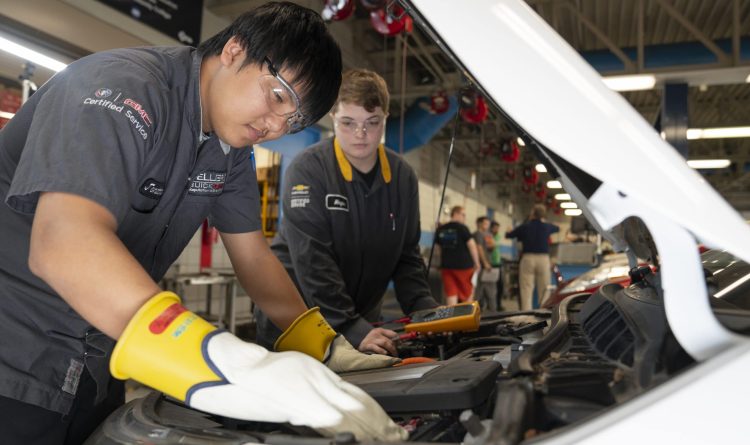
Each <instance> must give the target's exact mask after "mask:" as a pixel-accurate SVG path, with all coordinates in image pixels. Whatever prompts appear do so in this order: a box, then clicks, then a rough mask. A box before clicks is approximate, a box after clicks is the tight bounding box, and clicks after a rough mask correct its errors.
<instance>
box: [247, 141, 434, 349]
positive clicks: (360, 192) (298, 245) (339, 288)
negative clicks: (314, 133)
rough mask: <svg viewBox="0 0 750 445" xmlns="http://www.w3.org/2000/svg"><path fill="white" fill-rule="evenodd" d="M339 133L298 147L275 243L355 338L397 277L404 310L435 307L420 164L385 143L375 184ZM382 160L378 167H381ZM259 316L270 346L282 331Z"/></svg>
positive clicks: (303, 286) (329, 315)
mask: <svg viewBox="0 0 750 445" xmlns="http://www.w3.org/2000/svg"><path fill="white" fill-rule="evenodd" d="M336 152H337V150H336V149H335V147H334V141H333V140H332V139H329V140H325V141H322V142H320V143H318V144H315V145H313V146H312V147H310V148H308V149H306V150H305V151H304V152H302V153H300V154H299V155H297V157H296V158H295V159H294V160H293V161H292V163H291V164H290V166H289V167H288V170H287V172H286V173H285V175H284V186H283V192H282V201H283V202H282V209H283V218H282V220H281V224H280V229H279V233H278V235H277V236H276V238H275V239H274V241H273V243H272V245H271V249H272V250H273V252H274V253H275V254H276V256H277V257H278V258H279V260H280V261H281V263H282V264H283V265H284V267H285V268H286V270H287V272H288V273H289V275H290V276H291V277H292V279H293V281H294V282H295V284H296V285H297V287H298V289H299V290H300V293H301V294H302V295H303V297H304V299H305V302H306V303H307V305H308V306H310V307H312V306H320V308H321V312H322V314H323V316H325V318H326V319H327V320H328V322H329V323H330V324H331V326H332V327H333V328H334V329H335V330H336V331H337V332H341V333H342V334H344V336H345V337H346V338H347V339H348V340H349V341H350V342H351V343H352V344H353V345H355V346H357V345H359V343H360V342H361V341H362V339H363V338H364V337H365V336H366V335H367V333H368V332H369V331H370V330H371V329H372V326H371V325H370V322H372V321H376V320H377V319H378V318H379V316H380V306H381V302H382V299H383V294H384V293H385V290H386V288H387V287H388V283H389V282H390V281H391V280H393V283H394V286H395V291H396V297H397V299H398V302H399V304H400V306H401V309H402V310H403V311H404V313H407V314H408V313H410V312H413V311H415V310H420V309H426V308H432V307H435V306H437V302H435V300H434V299H433V298H432V296H431V294H430V290H429V287H428V285H427V281H426V278H425V265H424V261H423V259H422V257H421V255H420V252H419V238H420V233H421V229H420V223H419V194H418V182H417V177H416V175H415V174H414V171H413V170H412V168H411V167H410V166H409V165H408V164H407V163H406V162H405V161H404V160H403V159H402V158H401V157H400V156H398V155H397V154H396V153H393V152H392V151H390V150H386V149H384V148H383V147H380V148H379V162H378V163H379V168H380V174H378V175H376V177H375V180H374V182H373V183H372V186H371V187H368V186H367V184H366V183H365V181H364V180H363V179H362V178H361V177H360V176H359V175H358V174H357V173H356V171H354V169H353V168H352V166H351V165H350V164H349V162H348V161H347V160H346V158H345V157H344V155H343V152H341V151H340V149H338V156H337V154H336ZM376 168H378V167H376ZM256 315H257V317H258V342H259V343H260V344H261V345H264V346H266V347H270V346H272V345H273V342H274V341H275V340H276V338H277V337H278V335H279V334H280V331H279V330H278V329H277V328H276V326H274V325H273V324H272V323H271V322H270V321H269V320H268V319H267V318H266V317H265V315H264V314H263V313H262V312H260V311H256Z"/></svg>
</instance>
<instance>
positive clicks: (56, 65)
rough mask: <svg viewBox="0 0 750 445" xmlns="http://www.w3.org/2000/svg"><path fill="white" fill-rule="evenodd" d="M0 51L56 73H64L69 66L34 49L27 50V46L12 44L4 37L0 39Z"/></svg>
mask: <svg viewBox="0 0 750 445" xmlns="http://www.w3.org/2000/svg"><path fill="white" fill-rule="evenodd" d="M0 50H2V51H5V52H7V53H11V54H13V55H15V56H17V57H20V58H22V59H24V60H28V61H29V62H33V63H34V64H36V65H39V66H43V67H45V68H47V69H50V70H52V71H55V72H58V71H62V70H63V69H65V67H66V66H67V65H66V64H65V63H62V62H60V61H59V60H55V59H53V58H51V57H47V56H45V55H44V54H42V53H38V52H36V51H34V50H32V49H29V48H26V47H25V46H22V45H19V44H18V43H15V42H11V41H10V40H8V39H5V38H3V37H0Z"/></svg>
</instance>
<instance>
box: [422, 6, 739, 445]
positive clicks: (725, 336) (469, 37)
mask: <svg viewBox="0 0 750 445" xmlns="http://www.w3.org/2000/svg"><path fill="white" fill-rule="evenodd" d="M409 3H410V4H411V5H410V8H408V9H409V10H410V12H411V13H412V14H413V15H414V16H415V17H420V16H421V18H422V19H424V21H425V23H424V24H425V25H427V27H428V29H430V30H431V32H432V33H433V34H434V35H433V36H434V37H436V39H437V40H438V43H439V44H442V45H443V46H444V48H445V49H447V50H448V51H449V52H451V53H452V54H453V55H454V56H455V57H456V58H457V59H458V60H459V61H460V63H461V65H462V67H463V68H464V69H465V70H466V72H467V75H469V76H470V78H472V79H473V80H474V81H475V82H476V84H477V85H478V86H479V87H480V88H481V89H482V90H483V91H484V92H485V93H486V94H487V95H488V96H489V97H490V98H491V99H492V100H493V101H494V102H495V103H496V104H497V105H498V106H499V107H500V108H501V109H502V110H503V111H504V112H505V113H506V114H507V115H508V116H509V117H510V118H511V119H512V120H513V121H514V122H515V123H516V124H517V125H518V126H519V127H520V128H521V129H523V131H525V132H526V133H527V136H528V137H529V138H530V139H531V140H533V141H536V142H538V143H539V145H541V146H543V147H544V148H546V149H548V150H549V151H550V152H552V153H554V154H555V155H557V156H559V157H560V158H563V159H564V160H565V161H567V162H569V163H570V164H573V165H574V166H575V167H577V168H578V169H580V170H582V171H584V172H585V173H587V174H588V175H590V176H592V177H594V178H596V179H598V180H599V181H601V185H600V186H599V187H598V188H597V189H596V191H595V192H594V193H593V194H591V193H589V194H588V196H587V193H585V191H581V190H580V189H579V186H578V185H577V184H575V183H574V182H573V181H572V180H571V178H569V177H566V176H565V175H562V176H561V178H560V180H561V181H562V183H563V186H564V187H565V189H566V191H567V192H569V193H570V194H571V196H572V197H573V199H574V200H575V201H576V202H577V203H578V205H579V207H581V208H582V209H583V210H584V214H585V215H586V217H587V218H588V219H589V220H590V221H591V222H592V223H593V224H594V225H595V226H597V228H598V229H600V232H602V234H603V235H604V236H605V237H607V238H608V239H609V240H610V241H612V242H613V245H614V246H615V247H616V248H619V249H625V248H626V247H627V246H626V245H625V244H624V242H623V240H622V239H619V238H618V237H617V235H616V232H615V231H613V229H614V228H615V226H617V225H618V224H619V223H621V222H622V221H623V220H624V219H625V218H627V217H631V216H635V217H638V218H640V219H641V220H642V221H643V222H644V223H645V224H646V226H647V227H648V229H649V231H650V233H651V235H652V236H653V239H654V242H655V244H656V247H657V248H658V251H659V256H660V262H661V280H662V281H661V283H662V288H663V294H664V306H665V312H666V315H667V320H668V322H669V326H670V328H671V329H672V332H673V333H674V335H675V337H676V338H677V340H678V341H679V343H680V344H681V346H682V347H683V348H684V349H685V350H686V351H687V352H688V353H689V354H690V355H691V356H692V357H693V358H694V359H696V360H697V361H698V362H699V363H698V364H697V365H696V366H694V367H692V368H690V369H689V370H687V371H685V372H684V373H683V374H681V375H679V376H677V377H676V378H674V379H672V380H670V381H668V382H666V383H665V384H663V385H660V386H658V387H657V388H655V389H653V390H651V391H647V392H646V393H644V394H642V395H640V396H638V397H636V398H634V399H633V400H631V401H629V402H626V403H623V404H619V405H617V406H616V407H613V408H612V409H611V410H609V411H607V412H606V413H605V414H603V415H601V416H598V417H596V418H595V419H592V420H590V421H587V422H585V423H583V424H580V425H577V426H576V427H575V428H572V429H568V430H565V431H563V432H560V433H557V434H555V435H552V436H551V437H549V438H547V439H546V440H543V441H542V442H543V443H610V444H611V443H625V442H626V441H627V442H628V443H632V442H636V443H637V442H638V441H643V442H645V443H659V442H661V441H667V440H669V441H678V442H680V443H724V442H730V441H737V440H741V439H742V438H745V437H747V436H748V433H747V430H746V428H745V427H744V422H743V421H744V418H745V414H744V409H743V407H744V406H745V404H746V403H747V400H749V399H750V383H748V379H747V371H748V370H750V339H748V338H746V337H745V336H741V335H738V334H735V333H733V332H731V331H729V330H727V329H726V328H725V327H723V326H722V325H721V324H720V323H719V322H718V320H717V319H716V318H715V316H714V315H713V313H712V311H711V308H710V306H709V300H708V296H707V293H706V285H705V279H704V276H703V272H702V267H701V262H700V258H699V254H698V249H697V248H696V240H698V241H700V242H703V243H704V244H705V245H707V246H710V247H713V248H721V249H726V250H728V251H730V252H731V253H733V254H734V255H736V256H737V257H739V258H741V259H743V260H744V261H747V262H750V228H748V226H747V224H746V223H745V221H743V219H742V218H741V217H740V215H739V214H738V213H737V212H736V211H735V210H734V209H732V208H731V207H730V206H729V204H727V202H726V201H725V200H724V199H723V198H722V197H721V196H720V195H719V194H718V193H716V191H714V190H713V189H712V188H711V187H710V186H709V185H708V184H707V183H706V181H705V180H703V178H702V177H701V176H700V175H699V174H698V173H696V172H695V171H694V170H692V169H691V168H689V167H688V166H687V163H686V162H685V159H683V158H682V157H681V156H680V155H679V154H678V153H677V151H676V150H675V149H674V148H673V147H671V146H670V145H669V144H667V143H666V142H665V141H664V140H662V139H661V138H660V136H659V135H658V134H657V133H656V131H655V130H654V129H653V128H652V127H651V126H650V125H649V123H648V122H646V121H645V120H644V119H643V118H642V117H641V116H640V115H639V114H638V113H637V112H636V111H635V110H634V109H633V108H632V107H631V106H630V105H629V104H628V103H627V102H626V100H625V99H624V98H623V97H622V96H620V95H619V94H618V93H616V92H613V91H612V90H610V89H609V88H607V87H606V86H605V85H604V83H603V82H602V80H601V77H600V76H599V74H598V73H597V72H596V71H595V70H594V69H593V68H592V67H591V66H589V65H588V64H587V63H586V62H585V61H584V60H583V58H581V56H580V55H579V54H578V53H577V52H576V51H575V50H574V49H573V48H571V47H570V46H569V45H568V44H567V43H566V42H565V41H564V40H563V39H562V38H561V37H560V36H559V35H557V34H556V33H555V31H554V30H553V29H552V28H551V27H550V26H549V25H548V24H547V23H546V22H545V21H544V20H542V19H541V18H540V17H539V16H537V15H536V13H535V12H534V11H533V10H532V9H531V8H530V7H529V6H528V5H527V4H526V3H524V2H523V1H521V0H472V1H467V2H449V1H435V0H413V1H411V2H409ZM418 21H419V20H418ZM549 162H551V163H552V164H553V165H555V166H556V167H557V165H556V164H555V161H554V159H550V160H549ZM644 178H647V179H648V180H643V179H644ZM639 179H640V180H639ZM697 209H700V211H696V210H697Z"/></svg>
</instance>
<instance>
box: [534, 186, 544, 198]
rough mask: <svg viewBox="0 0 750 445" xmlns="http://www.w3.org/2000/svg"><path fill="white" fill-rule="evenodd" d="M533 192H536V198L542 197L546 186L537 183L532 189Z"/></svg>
mask: <svg viewBox="0 0 750 445" xmlns="http://www.w3.org/2000/svg"><path fill="white" fill-rule="evenodd" d="M534 193H535V194H536V197H537V198H544V195H546V194H547V187H545V186H544V184H542V183H537V184H536V188H535V189H534Z"/></svg>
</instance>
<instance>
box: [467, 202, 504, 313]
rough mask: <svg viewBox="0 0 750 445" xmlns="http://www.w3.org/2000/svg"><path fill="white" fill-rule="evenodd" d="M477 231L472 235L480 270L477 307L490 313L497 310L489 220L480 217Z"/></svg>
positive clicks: (493, 244)
mask: <svg viewBox="0 0 750 445" xmlns="http://www.w3.org/2000/svg"><path fill="white" fill-rule="evenodd" d="M476 225H477V230H476V231H475V232H474V233H473V234H472V237H473V238H474V242H475V243H476V245H477V255H478V256H479V263H480V264H481V265H482V269H481V270H480V271H479V276H478V277H477V288H476V292H475V296H476V300H477V301H478V302H479V306H480V307H481V308H482V309H483V310H484V309H489V310H491V311H496V310H497V300H496V297H497V276H498V270H497V269H494V268H493V267H492V263H491V261H490V260H491V258H492V252H493V251H494V250H495V239H494V238H493V237H492V233H491V232H490V219H489V218H488V217H486V216H480V217H479V218H477V220H476Z"/></svg>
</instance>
